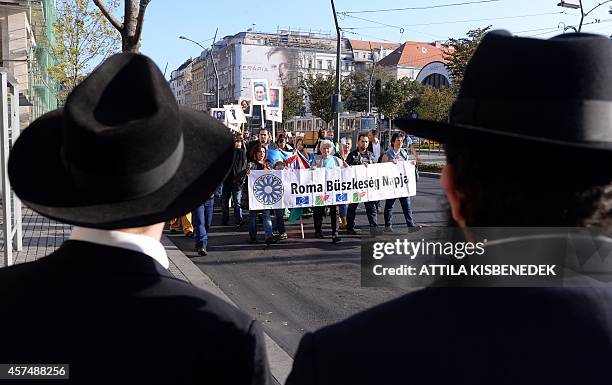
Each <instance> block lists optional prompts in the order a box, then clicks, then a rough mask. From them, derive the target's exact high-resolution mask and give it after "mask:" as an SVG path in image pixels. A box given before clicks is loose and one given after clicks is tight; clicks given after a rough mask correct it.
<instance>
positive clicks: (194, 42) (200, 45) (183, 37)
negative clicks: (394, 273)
mask: <svg viewBox="0 0 612 385" xmlns="http://www.w3.org/2000/svg"><path fill="white" fill-rule="evenodd" d="M179 39H181V40H187V41H190V42H192V43H193V44H197V45H198V46H199V47H200V48H202V49H203V50H206V48H205V47H204V46H203V45H202V44H200V43H198V42H197V41H195V40H191V39H190V38H188V37H185V36H182V35H181V36H179Z"/></svg>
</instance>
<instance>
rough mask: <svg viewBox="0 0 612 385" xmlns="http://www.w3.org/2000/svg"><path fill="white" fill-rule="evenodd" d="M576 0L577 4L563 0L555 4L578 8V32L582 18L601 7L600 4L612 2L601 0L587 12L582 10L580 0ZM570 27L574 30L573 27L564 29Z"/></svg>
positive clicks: (580, 28)
mask: <svg viewBox="0 0 612 385" xmlns="http://www.w3.org/2000/svg"><path fill="white" fill-rule="evenodd" d="M578 2H579V4H573V3H568V2H566V1H564V0H561V2H560V3H559V4H557V6H559V7H562V8H570V9H580V25H578V32H580V31H581V30H582V23H583V22H584V18H585V17H587V16H589V14H590V13H591V12H593V11H594V10H596V9H597V8H599V7H601V6H602V5H604V4H606V3H610V2H612V0H607V1H602V2H601V3H599V4H597V5H596V6H594V7H593V8H591V9H590V10H588V11H587V12H584V7H583V6H582V0H578ZM570 28H573V29H574V30H576V28H575V27H567V28H566V30H567V29H570Z"/></svg>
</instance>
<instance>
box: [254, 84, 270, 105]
mask: <svg viewBox="0 0 612 385" xmlns="http://www.w3.org/2000/svg"><path fill="white" fill-rule="evenodd" d="M268 104H270V85H269V84H268V79H251V105H252V106H257V105H259V106H267V105H268Z"/></svg>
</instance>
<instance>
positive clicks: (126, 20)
mask: <svg viewBox="0 0 612 385" xmlns="http://www.w3.org/2000/svg"><path fill="white" fill-rule="evenodd" d="M113 1H114V0H113ZM93 2H94V3H95V4H96V5H97V6H98V8H99V9H100V11H102V13H103V14H104V16H105V17H106V18H107V19H108V21H109V22H110V23H111V24H112V25H113V27H115V28H116V29H117V31H119V33H120V34H121V50H122V51H123V52H138V50H139V49H140V36H141V35H142V25H143V24H144V16H145V11H146V9H147V6H148V5H149V3H150V2H151V0H140V3H138V0H125V4H124V5H125V8H124V9H125V12H124V15H123V23H121V22H120V21H119V20H117V19H116V18H115V16H113V12H112V10H111V9H109V8H108V7H107V6H106V4H105V2H104V0H93Z"/></svg>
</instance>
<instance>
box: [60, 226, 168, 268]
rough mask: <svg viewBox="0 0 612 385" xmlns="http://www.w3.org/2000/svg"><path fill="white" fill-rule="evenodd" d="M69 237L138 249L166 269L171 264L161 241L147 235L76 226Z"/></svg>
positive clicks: (76, 239) (133, 249)
mask: <svg viewBox="0 0 612 385" xmlns="http://www.w3.org/2000/svg"><path fill="white" fill-rule="evenodd" d="M69 239H71V240H75V241H85V242H91V243H96V244H99V245H105V246H111V247H119V248H122V249H128V250H132V251H136V252H139V253H143V254H146V255H148V256H149V257H151V258H153V259H154V260H156V261H157V262H159V264H160V265H162V266H163V267H164V268H166V269H167V268H168V267H169V266H170V262H169V261H168V255H167V254H166V249H164V246H163V245H162V244H161V242H159V241H158V240H156V239H154V238H151V237H149V236H146V235H139V234H131V233H125V232H123V231H116V230H101V229H92V228H89V227H79V226H74V228H73V229H72V233H71V234H70V238H69Z"/></svg>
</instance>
